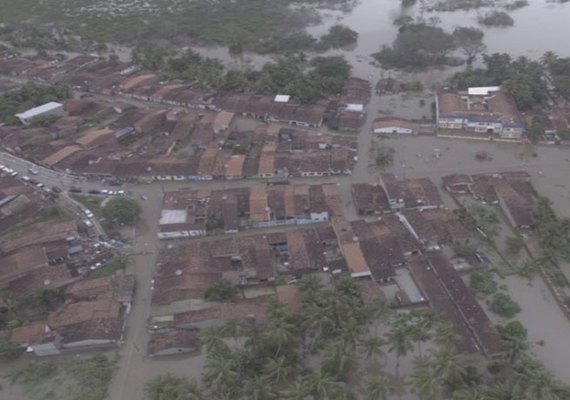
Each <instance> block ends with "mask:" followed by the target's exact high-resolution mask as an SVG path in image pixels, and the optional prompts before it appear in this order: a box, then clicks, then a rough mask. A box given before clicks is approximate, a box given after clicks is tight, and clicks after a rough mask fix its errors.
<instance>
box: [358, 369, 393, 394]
mask: <svg viewBox="0 0 570 400" xmlns="http://www.w3.org/2000/svg"><path fill="white" fill-rule="evenodd" d="M395 391H396V388H395V387H394V385H393V384H392V383H391V382H390V381H389V380H388V379H386V377H384V376H383V375H381V374H378V375H375V376H373V377H372V378H370V379H369V380H368V381H367V382H366V384H365V385H364V395H365V398H366V399H367V400H388V398H389V397H390V396H391V395H393V394H394V392H395Z"/></svg>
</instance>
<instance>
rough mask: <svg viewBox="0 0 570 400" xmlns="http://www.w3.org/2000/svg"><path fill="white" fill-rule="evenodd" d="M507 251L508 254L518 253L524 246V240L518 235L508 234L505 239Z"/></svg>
mask: <svg viewBox="0 0 570 400" xmlns="http://www.w3.org/2000/svg"><path fill="white" fill-rule="evenodd" d="M505 245H506V246H507V251H508V252H509V253H510V254H515V255H516V254H519V253H520V252H521V250H522V248H523V246H524V240H523V238H522V237H520V236H509V237H507V238H506V239H505Z"/></svg>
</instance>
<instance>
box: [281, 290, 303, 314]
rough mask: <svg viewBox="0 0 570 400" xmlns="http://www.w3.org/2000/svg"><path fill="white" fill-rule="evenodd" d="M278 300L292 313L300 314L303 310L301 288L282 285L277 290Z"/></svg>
mask: <svg viewBox="0 0 570 400" xmlns="http://www.w3.org/2000/svg"><path fill="white" fill-rule="evenodd" d="M275 291H276V292H277V300H278V301H279V302H280V303H282V304H283V305H284V306H285V307H286V308H287V309H288V310H289V311H290V312H291V313H293V314H299V313H300V312H301V310H302V308H303V302H302V301H301V295H300V293H299V288H298V287H297V286H296V285H281V286H277V287H276V288H275Z"/></svg>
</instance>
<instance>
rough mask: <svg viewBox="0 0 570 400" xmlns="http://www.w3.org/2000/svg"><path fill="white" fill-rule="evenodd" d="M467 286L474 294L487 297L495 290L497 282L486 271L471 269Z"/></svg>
mask: <svg viewBox="0 0 570 400" xmlns="http://www.w3.org/2000/svg"><path fill="white" fill-rule="evenodd" d="M469 287H470V289H471V291H472V292H473V294H474V295H476V296H478V297H483V298H484V297H487V296H490V295H492V294H495V293H496V292H497V287H498V285H497V282H495V280H494V279H493V276H492V275H491V273H490V272H488V271H473V272H472V273H471V275H470V280H469Z"/></svg>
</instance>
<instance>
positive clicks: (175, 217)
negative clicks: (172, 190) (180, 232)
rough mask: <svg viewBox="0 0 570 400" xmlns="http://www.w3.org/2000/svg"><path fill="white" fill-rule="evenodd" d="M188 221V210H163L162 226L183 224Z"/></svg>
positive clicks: (161, 214) (161, 215) (161, 216)
mask: <svg viewBox="0 0 570 400" xmlns="http://www.w3.org/2000/svg"><path fill="white" fill-rule="evenodd" d="M187 220H188V213H187V212H186V210H162V212H161V213H160V222H159V224H160V225H170V224H183V223H185V222H186V221H187Z"/></svg>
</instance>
